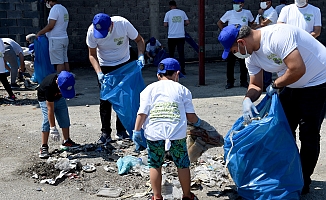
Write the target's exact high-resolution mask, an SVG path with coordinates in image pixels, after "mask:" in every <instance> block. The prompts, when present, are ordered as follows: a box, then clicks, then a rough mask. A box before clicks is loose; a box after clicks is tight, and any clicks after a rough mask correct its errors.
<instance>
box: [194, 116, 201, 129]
mask: <svg viewBox="0 0 326 200" xmlns="http://www.w3.org/2000/svg"><path fill="white" fill-rule="evenodd" d="M200 124H201V119H200V118H199V117H198V120H197V122H196V123H193V124H192V125H193V126H194V127H197V128H198V127H200Z"/></svg>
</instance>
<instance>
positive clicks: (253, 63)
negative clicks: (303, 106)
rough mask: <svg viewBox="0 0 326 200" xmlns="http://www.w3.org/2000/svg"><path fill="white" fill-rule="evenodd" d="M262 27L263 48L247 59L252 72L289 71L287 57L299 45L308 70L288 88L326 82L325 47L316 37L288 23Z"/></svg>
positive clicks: (280, 74)
mask: <svg viewBox="0 0 326 200" xmlns="http://www.w3.org/2000/svg"><path fill="white" fill-rule="evenodd" d="M260 30H261V40H260V48H259V50H258V51H254V52H253V53H252V54H251V56H250V57H249V58H246V66H247V68H248V73H249V75H255V74H257V73H258V72H260V70H261V69H264V70H265V71H268V72H276V73H277V75H278V76H282V75H283V74H284V73H285V71H286V70H287V66H286V65H285V63H284V61H283V60H284V58H286V57H287V56H288V55H289V54H290V53H291V52H292V51H293V50H294V49H295V48H297V49H298V50H299V52H300V54H301V56H302V59H303V61H304V63H305V66H306V73H305V74H304V75H303V76H302V77H301V78H300V79H299V80H298V81H296V82H295V83H292V84H290V85H288V87H291V88H303V87H310V86H315V85H320V84H322V83H325V82H326V56H325V55H326V48H325V46H324V45H323V44H321V43H320V42H319V41H318V40H316V39H315V38H314V37H313V36H311V35H310V34H309V33H307V32H306V31H304V30H302V29H301V28H298V27H295V26H292V25H286V24H275V25H271V26H266V27H263V28H261V29H260Z"/></svg>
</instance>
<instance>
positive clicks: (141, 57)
mask: <svg viewBox="0 0 326 200" xmlns="http://www.w3.org/2000/svg"><path fill="white" fill-rule="evenodd" d="M138 60H139V61H140V62H141V64H142V65H143V66H144V65H145V58H144V54H141V55H140V56H139V57H138Z"/></svg>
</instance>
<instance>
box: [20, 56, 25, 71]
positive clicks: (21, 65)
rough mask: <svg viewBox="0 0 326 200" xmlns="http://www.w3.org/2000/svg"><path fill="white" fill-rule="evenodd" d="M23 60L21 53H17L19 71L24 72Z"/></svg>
mask: <svg viewBox="0 0 326 200" xmlns="http://www.w3.org/2000/svg"><path fill="white" fill-rule="evenodd" d="M24 60H25V58H24V55H23V53H22V52H20V53H19V62H20V66H19V71H21V72H24V71H25V62H24Z"/></svg>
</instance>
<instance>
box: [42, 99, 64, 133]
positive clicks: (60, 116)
mask: <svg viewBox="0 0 326 200" xmlns="http://www.w3.org/2000/svg"><path fill="white" fill-rule="evenodd" d="M39 104H40V108H41V110H42V114H43V122H42V132H49V131H50V123H49V118H48V108H47V106H46V101H39ZM54 116H55V118H56V120H57V122H58V124H59V126H60V128H68V127H69V126H70V119H69V113H68V106H67V103H66V100H65V98H63V97H61V98H60V99H59V100H56V101H54Z"/></svg>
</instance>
